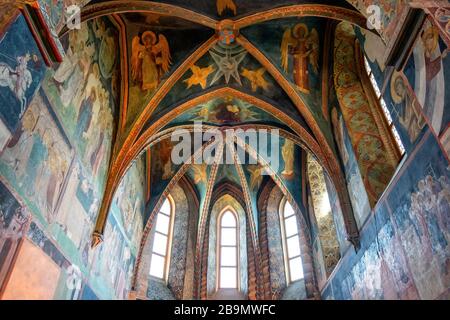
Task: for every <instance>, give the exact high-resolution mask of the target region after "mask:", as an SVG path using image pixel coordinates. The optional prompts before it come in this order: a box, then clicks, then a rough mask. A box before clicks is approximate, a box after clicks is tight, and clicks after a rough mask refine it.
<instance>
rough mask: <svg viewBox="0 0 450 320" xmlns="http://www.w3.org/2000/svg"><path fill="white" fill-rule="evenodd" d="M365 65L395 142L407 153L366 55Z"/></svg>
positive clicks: (401, 152) (400, 149) (403, 152)
mask: <svg viewBox="0 0 450 320" xmlns="http://www.w3.org/2000/svg"><path fill="white" fill-rule="evenodd" d="M364 67H365V69H366V73H367V75H368V76H369V79H370V82H371V83H372V87H373V90H374V91H375V96H376V98H377V100H378V102H379V105H380V106H381V110H382V111H383V114H384V118H385V120H386V122H387V124H388V126H389V129H390V130H391V132H392V135H393V137H394V139H395V142H396V143H397V147H398V150H399V151H400V155H404V154H405V151H406V150H405V146H404V145H403V142H402V139H401V138H400V135H399V134H398V131H397V128H396V127H395V125H394V122H393V121H392V115H391V112H390V111H389V109H388V107H387V105H386V101H385V100H384V98H383V96H382V94H381V90H380V87H379V86H378V83H377V81H376V80H375V76H374V75H373V72H372V68H371V67H370V63H369V61H368V60H367V58H366V56H364Z"/></svg>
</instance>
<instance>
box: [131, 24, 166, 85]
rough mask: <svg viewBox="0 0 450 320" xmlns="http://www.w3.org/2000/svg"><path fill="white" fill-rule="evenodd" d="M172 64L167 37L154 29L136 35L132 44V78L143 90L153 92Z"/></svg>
mask: <svg viewBox="0 0 450 320" xmlns="http://www.w3.org/2000/svg"><path fill="white" fill-rule="evenodd" d="M171 64H172V62H171V54H170V48H169V42H168V41H167V39H166V37H165V36H164V35H162V34H159V36H158V37H157V36H156V34H155V33H154V32H152V31H145V32H144V33H143V34H142V36H135V37H134V38H133V41H132V44H131V79H132V80H133V82H134V83H135V84H137V85H139V86H140V88H141V90H142V91H146V92H153V91H154V90H155V89H156V88H157V87H158V85H159V83H160V82H161V77H162V76H163V75H164V74H165V73H166V72H168V71H169V67H170V65H171Z"/></svg>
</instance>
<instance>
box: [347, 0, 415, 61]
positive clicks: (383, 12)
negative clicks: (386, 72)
mask: <svg viewBox="0 0 450 320" xmlns="http://www.w3.org/2000/svg"><path fill="white" fill-rule="evenodd" d="M347 2H349V3H350V4H352V5H353V6H354V7H355V8H356V9H358V10H359V11H360V12H361V13H362V14H363V15H364V16H366V17H367V18H369V21H370V22H371V23H372V24H373V26H374V27H375V28H376V29H377V31H378V33H379V34H380V35H381V37H382V39H383V41H384V43H385V44H386V45H385V48H386V50H384V51H382V50H380V51H381V52H384V55H383V57H382V58H381V61H382V65H383V64H384V62H385V61H386V58H387V56H388V54H389V53H390V50H391V49H392V47H393V46H394V44H395V41H396V39H397V37H398V35H399V33H400V31H401V27H402V26H403V23H404V22H405V20H406V17H407V15H408V11H409V2H411V0H387V1H384V0H383V1H381V0H375V1H367V0H347ZM371 5H375V6H377V7H378V8H379V9H380V18H381V19H380V21H378V22H379V25H377V22H375V21H373V19H372V20H371V19H370V18H371V17H370V16H372V15H373V14H374V11H373V9H372V8H371V7H370V6H371Z"/></svg>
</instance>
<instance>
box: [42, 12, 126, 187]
mask: <svg viewBox="0 0 450 320" xmlns="http://www.w3.org/2000/svg"><path fill="white" fill-rule="evenodd" d="M64 40H65V43H66V45H67V49H66V58H65V59H64V61H63V63H61V64H60V65H59V67H58V68H57V69H56V70H54V71H52V70H50V71H49V72H48V73H47V75H46V78H45V81H44V83H43V85H42V87H43V89H44V92H45V93H46V95H47V97H48V99H49V101H50V103H51V104H52V105H53V106H54V109H55V110H56V113H57V114H58V116H59V118H60V120H61V123H62V125H63V126H64V128H65V130H66V132H67V134H68V136H69V137H70V138H71V139H73V141H75V143H74V147H75V148H76V149H77V152H78V154H79V159H80V161H81V163H82V164H83V166H84V167H85V169H86V170H87V172H89V173H91V174H92V175H93V176H97V177H98V179H96V180H97V181H96V185H97V189H98V190H99V191H101V190H103V188H104V183H105V175H106V168H107V166H106V164H107V163H108V162H109V156H110V149H111V141H112V137H113V134H114V119H115V117H116V115H117V113H118V107H119V101H118V98H119V97H118V92H119V91H118V80H119V79H118V72H119V68H118V67H119V63H118V57H117V56H116V54H113V55H109V54H107V52H114V53H117V52H118V50H117V48H118V34H117V31H115V29H114V27H113V26H112V25H111V23H110V22H109V20H104V19H97V20H94V21H92V22H88V23H85V24H82V27H81V29H80V30H79V31H78V32H71V33H69V34H68V36H67V37H66V39H64Z"/></svg>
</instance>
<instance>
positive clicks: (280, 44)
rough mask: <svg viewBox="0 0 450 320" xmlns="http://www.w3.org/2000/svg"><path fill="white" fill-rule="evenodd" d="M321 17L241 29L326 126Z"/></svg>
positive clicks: (288, 20) (323, 31)
mask: <svg viewBox="0 0 450 320" xmlns="http://www.w3.org/2000/svg"><path fill="white" fill-rule="evenodd" d="M321 22H323V21H322V20H321V19H320V18H314V17H307V18H301V19H299V18H288V19H283V20H273V21H267V22H263V23H259V24H257V25H254V26H250V27H247V28H244V29H243V30H241V32H242V34H243V35H244V36H245V37H246V38H247V39H248V40H249V41H250V42H252V43H253V44H254V45H255V46H257V47H258V49H259V50H261V51H262V52H263V53H264V54H265V56H266V57H267V58H269V59H270V61H271V62H272V63H273V64H274V65H275V66H276V67H277V68H278V69H279V71H281V72H282V73H283V75H284V76H285V77H286V78H287V79H288V80H289V81H290V82H291V83H292V85H293V87H294V88H295V89H297V91H298V93H299V94H300V95H301V97H302V99H303V100H304V102H305V104H306V105H307V106H308V108H309V110H310V112H311V113H312V114H313V115H314V117H315V119H316V120H317V122H318V123H319V125H320V126H321V128H325V127H326V123H325V119H324V115H323V113H322V96H321V85H322V84H321V77H322V71H323V70H322V55H323V50H324V48H323V35H324V34H325V27H324V26H325V24H324V23H321Z"/></svg>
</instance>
